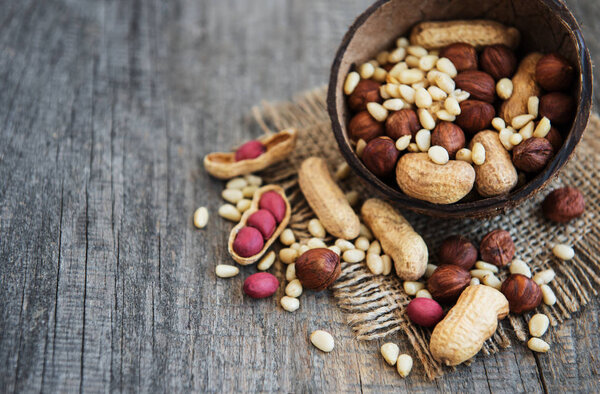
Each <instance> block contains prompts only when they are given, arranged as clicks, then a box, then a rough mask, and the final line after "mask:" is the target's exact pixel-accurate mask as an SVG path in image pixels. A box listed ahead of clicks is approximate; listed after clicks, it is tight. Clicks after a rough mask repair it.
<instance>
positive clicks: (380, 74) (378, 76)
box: [373, 67, 387, 82]
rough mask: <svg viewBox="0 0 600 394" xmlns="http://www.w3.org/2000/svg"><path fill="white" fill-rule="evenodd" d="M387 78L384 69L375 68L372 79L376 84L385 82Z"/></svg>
mask: <svg viewBox="0 0 600 394" xmlns="http://www.w3.org/2000/svg"><path fill="white" fill-rule="evenodd" d="M386 77H387V71H385V68H381V67H375V72H373V79H374V80H376V81H377V82H385V78H386Z"/></svg>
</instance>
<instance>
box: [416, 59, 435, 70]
mask: <svg viewBox="0 0 600 394" xmlns="http://www.w3.org/2000/svg"><path fill="white" fill-rule="evenodd" d="M437 60H438V57H437V56H435V55H425V56H423V57H422V58H420V59H419V68H420V69H421V70H423V71H429V70H431V69H432V68H434V67H435V63H436V62H437Z"/></svg>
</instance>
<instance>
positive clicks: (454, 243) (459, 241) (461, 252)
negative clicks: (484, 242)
mask: <svg viewBox="0 0 600 394" xmlns="http://www.w3.org/2000/svg"><path fill="white" fill-rule="evenodd" d="M438 260H439V262H440V264H452V265H457V266H459V267H460V268H462V269H465V270H469V269H471V267H473V265H474V264H475V262H476V261H477V249H476V248H475V245H473V244H472V243H471V242H470V241H469V240H468V239H466V238H465V237H463V236H460V235H453V236H451V237H448V238H446V239H445V240H444V242H442V245H441V246H440V251H439V253H438Z"/></svg>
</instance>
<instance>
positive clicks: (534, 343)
mask: <svg viewBox="0 0 600 394" xmlns="http://www.w3.org/2000/svg"><path fill="white" fill-rule="evenodd" d="M527 347H528V348H529V349H531V350H533V351H534V352H537V353H546V352H547V351H548V350H550V345H548V343H547V342H546V341H543V340H541V339H540V338H535V337H534V338H531V339H530V340H529V341H527Z"/></svg>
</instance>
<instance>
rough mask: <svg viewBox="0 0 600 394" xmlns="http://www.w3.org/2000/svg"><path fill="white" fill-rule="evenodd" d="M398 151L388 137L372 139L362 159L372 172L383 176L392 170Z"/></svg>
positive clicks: (394, 166)
mask: <svg viewBox="0 0 600 394" xmlns="http://www.w3.org/2000/svg"><path fill="white" fill-rule="evenodd" d="M399 156H400V152H399V151H398V149H396V144H395V143H394V141H392V140H391V139H390V138H388V137H377V138H375V139H372V140H371V141H370V142H369V143H368V144H367V146H366V147H365V150H364V151H363V154H362V161H363V163H365V166H366V167H367V168H368V169H369V171H371V172H372V173H373V174H375V175H376V176H378V177H380V178H385V177H387V176H388V175H390V174H391V173H393V172H394V169H395V168H396V162H397V161H398V157H399Z"/></svg>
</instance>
